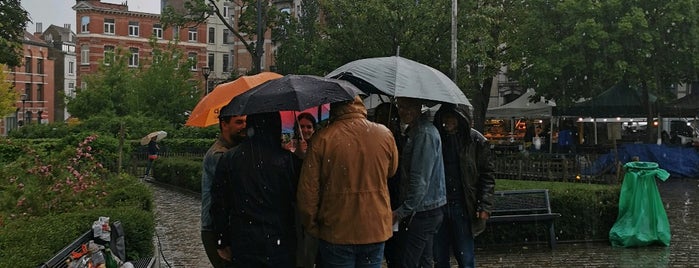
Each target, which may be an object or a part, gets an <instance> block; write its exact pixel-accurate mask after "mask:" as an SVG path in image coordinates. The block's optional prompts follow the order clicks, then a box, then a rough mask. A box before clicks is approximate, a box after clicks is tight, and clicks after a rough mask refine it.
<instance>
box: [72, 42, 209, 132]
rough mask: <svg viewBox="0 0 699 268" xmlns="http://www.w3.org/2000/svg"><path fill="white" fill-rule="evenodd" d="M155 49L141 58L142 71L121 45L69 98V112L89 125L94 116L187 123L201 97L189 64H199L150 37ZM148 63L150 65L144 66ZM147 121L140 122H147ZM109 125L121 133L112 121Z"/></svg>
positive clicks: (176, 123)
mask: <svg viewBox="0 0 699 268" xmlns="http://www.w3.org/2000/svg"><path fill="white" fill-rule="evenodd" d="M151 47H152V55H153V56H152V57H151V58H147V59H144V60H142V62H141V65H140V66H139V67H138V69H135V68H132V67H129V66H128V59H129V57H130V53H125V52H122V49H121V48H119V49H117V51H116V52H115V54H114V58H113V59H111V60H109V64H106V63H103V64H102V65H101V66H100V70H99V72H97V73H95V74H92V75H89V76H88V77H86V78H85V80H86V81H87V88H80V89H78V91H77V93H76V96H75V97H74V98H69V99H68V104H67V107H68V111H69V112H70V113H71V115H73V116H75V117H77V118H80V120H82V121H83V122H86V123H89V120H91V119H92V118H95V117H97V118H100V119H101V120H108V119H109V118H112V117H116V118H127V119H125V120H126V121H132V119H139V118H140V119H142V118H144V117H147V118H151V120H146V121H152V120H160V121H162V123H156V124H153V125H150V126H151V127H155V126H161V125H169V126H172V127H178V126H181V125H182V124H184V122H185V121H186V119H187V116H186V114H187V112H188V111H190V110H191V109H192V108H193V107H194V106H195V105H196V103H197V102H198V101H199V98H200V96H199V93H198V92H197V89H196V87H195V82H193V81H192V80H191V79H192V71H191V68H190V67H191V66H192V65H193V64H195V63H194V62H193V61H191V60H189V59H188V58H187V56H186V55H184V54H183V52H182V51H181V50H179V49H178V48H177V47H176V46H174V45H172V44H168V45H167V47H165V48H161V47H159V45H157V44H156V43H155V42H154V41H152V42H151ZM146 65H148V66H149V67H148V68H145V67H143V66H146ZM146 123H148V122H141V125H143V126H148V125H147V124H146ZM111 128H112V131H113V133H118V128H116V129H115V126H114V125H111ZM100 129H102V128H100ZM145 134H147V133H145ZM145 134H143V135H145Z"/></svg>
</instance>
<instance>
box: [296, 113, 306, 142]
mask: <svg viewBox="0 0 699 268" xmlns="http://www.w3.org/2000/svg"><path fill="white" fill-rule="evenodd" d="M294 121H296V131H298V132H299V139H300V140H302V141H305V139H304V138H303V133H301V123H300V122H299V118H298V117H297V116H296V111H294Z"/></svg>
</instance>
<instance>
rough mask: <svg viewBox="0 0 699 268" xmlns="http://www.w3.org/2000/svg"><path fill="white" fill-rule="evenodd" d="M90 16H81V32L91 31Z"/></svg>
mask: <svg viewBox="0 0 699 268" xmlns="http://www.w3.org/2000/svg"><path fill="white" fill-rule="evenodd" d="M89 26H90V17H88V16H83V17H81V18H80V32H82V33H89V32H90V27H89Z"/></svg>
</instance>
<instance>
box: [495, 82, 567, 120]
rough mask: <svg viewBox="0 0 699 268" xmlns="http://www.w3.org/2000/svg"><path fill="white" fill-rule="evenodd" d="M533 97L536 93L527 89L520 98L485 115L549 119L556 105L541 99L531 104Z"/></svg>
mask: <svg viewBox="0 0 699 268" xmlns="http://www.w3.org/2000/svg"><path fill="white" fill-rule="evenodd" d="M534 95H536V92H535V91H534V90H533V89H529V90H527V92H525V93H524V94H522V96H519V98H517V99H515V100H513V101H511V102H509V103H507V104H505V105H502V106H498V107H493V108H489V109H488V111H487V112H486V114H485V115H486V117H491V118H510V117H526V118H544V117H551V114H552V108H553V107H554V106H556V103H555V102H554V101H550V100H544V99H543V98H542V99H541V100H540V101H538V102H531V101H530V99H531V98H532V96H534Z"/></svg>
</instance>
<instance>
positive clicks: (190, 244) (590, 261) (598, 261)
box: [149, 178, 699, 267]
mask: <svg viewBox="0 0 699 268" xmlns="http://www.w3.org/2000/svg"><path fill="white" fill-rule="evenodd" d="M149 185H150V187H151V189H153V193H154V200H155V201H154V202H155V205H156V221H157V223H156V233H157V235H158V240H159V242H160V245H161V246H160V249H161V251H162V257H161V262H160V264H161V266H160V267H210V265H209V263H208V260H207V258H206V254H205V253H204V249H203V247H202V246H201V240H200V236H199V215H200V202H201V201H200V199H199V196H198V194H195V193H191V192H187V191H181V190H178V189H176V188H172V187H167V186H163V185H160V184H149ZM658 189H659V190H660V195H661V197H662V199H663V203H664V204H665V209H666V211H667V214H668V219H669V221H670V228H671V232H672V240H671V241H670V246H669V247H662V246H648V247H641V248H613V247H611V246H610V245H609V243H608V242H583V243H568V242H560V241H559V242H558V244H557V246H556V248H555V249H554V250H551V249H549V248H548V246H547V245H545V244H542V245H534V246H527V247H525V246H519V245H493V246H484V247H482V248H478V250H477V251H476V260H477V264H478V266H479V267H565V266H568V267H699V232H697V231H699V216H698V214H699V203H698V202H697V201H696V200H695V199H696V198H697V197H699V179H673V178H670V179H668V180H667V181H666V182H659V183H658ZM454 267H457V266H456V265H454Z"/></svg>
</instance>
